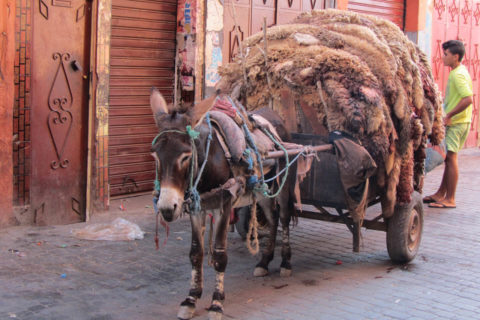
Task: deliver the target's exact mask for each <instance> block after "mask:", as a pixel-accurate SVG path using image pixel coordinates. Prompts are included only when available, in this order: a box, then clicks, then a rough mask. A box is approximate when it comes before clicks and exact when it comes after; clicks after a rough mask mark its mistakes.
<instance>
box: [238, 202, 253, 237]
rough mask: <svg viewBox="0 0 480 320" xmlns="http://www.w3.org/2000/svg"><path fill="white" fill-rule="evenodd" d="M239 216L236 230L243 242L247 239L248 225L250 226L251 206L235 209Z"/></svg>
mask: <svg viewBox="0 0 480 320" xmlns="http://www.w3.org/2000/svg"><path fill="white" fill-rule="evenodd" d="M235 210H236V212H235V213H236V215H237V218H238V220H237V222H235V229H237V232H238V234H239V235H240V236H241V237H242V239H243V240H245V239H247V233H248V225H249V224H250V206H247V207H242V208H238V209H235Z"/></svg>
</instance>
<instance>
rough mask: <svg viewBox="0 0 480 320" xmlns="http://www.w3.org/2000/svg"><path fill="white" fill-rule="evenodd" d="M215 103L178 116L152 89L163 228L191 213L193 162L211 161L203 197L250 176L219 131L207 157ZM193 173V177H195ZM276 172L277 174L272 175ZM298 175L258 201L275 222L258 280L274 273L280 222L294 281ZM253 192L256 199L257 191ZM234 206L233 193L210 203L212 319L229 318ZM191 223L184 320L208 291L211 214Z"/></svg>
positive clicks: (285, 261)
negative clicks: (292, 236) (230, 155)
mask: <svg viewBox="0 0 480 320" xmlns="http://www.w3.org/2000/svg"><path fill="white" fill-rule="evenodd" d="M215 98H216V97H211V98H209V99H206V100H203V101H202V102H200V103H198V104H197V105H195V106H194V107H189V108H187V109H186V110H177V109H176V108H174V107H173V106H171V105H167V104H166V102H165V100H164V98H163V96H162V95H161V93H160V92H159V91H158V90H157V89H156V88H152V91H151V95H150V105H151V108H152V111H153V115H154V119H155V122H156V125H157V127H158V129H159V135H158V136H157V137H156V138H155V140H154V143H153V145H152V156H153V157H154V158H155V161H156V164H157V166H156V168H157V169H156V170H157V172H156V174H157V181H158V183H159V186H160V194H159V196H158V201H157V204H156V205H157V208H158V213H160V214H159V217H160V219H162V220H163V221H162V223H169V222H173V221H174V220H176V219H178V218H179V217H180V216H182V215H183V214H184V213H185V212H186V210H185V206H186V201H185V195H186V194H187V192H188V187H189V182H190V178H191V176H190V175H191V174H193V176H195V175H196V174H197V173H198V171H199V170H198V166H192V161H195V158H196V159H197V161H196V162H194V163H197V164H202V163H203V161H204V159H205V157H207V161H206V164H205V167H204V171H203V174H202V176H201V179H200V180H199V184H198V192H199V193H200V195H202V194H207V193H208V192H209V191H211V190H214V189H215V188H219V187H220V186H224V185H225V184H226V183H227V182H228V181H229V180H231V178H235V177H236V176H239V175H242V174H244V173H245V172H246V169H247V168H246V167H247V166H246V165H244V164H241V163H232V162H231V161H230V162H229V160H228V159H227V158H226V156H225V151H224V149H222V146H221V142H220V140H219V137H217V132H216V131H213V133H212V134H213V139H212V140H211V144H210V150H209V153H208V155H207V154H206V145H207V137H208V135H209V132H210V131H209V127H208V125H207V124H206V122H205V121H204V118H205V116H206V113H207V112H208V111H209V110H210V108H211V107H212V106H213V104H214V102H215ZM272 113H273V111H270V112H264V113H263V115H262V116H263V117H264V118H268V117H270V118H272ZM279 119H280V117H278V116H277V119H276V120H275V121H274V124H275V125H276V128H277V129H278V133H279V135H281V136H283V137H282V139H283V138H284V137H287V134H286V130H285V128H283V127H282V126H281V125H280V124H281V123H280V121H279ZM267 120H268V119H267ZM187 126H190V127H189V128H194V129H195V130H196V131H198V132H199V136H198V138H197V139H196V140H191V139H190V137H189V135H188V134H187V133H186V128H187ZM192 141H194V142H192ZM192 143H195V148H192ZM194 149H195V150H194ZM282 162H283V161H281V160H280V161H278V162H275V161H272V163H273V164H271V165H270V166H268V165H267V164H266V167H265V170H266V171H268V170H269V169H274V165H275V163H282ZM192 170H193V173H191V171H192ZM274 171H275V170H271V172H270V175H272V173H274ZM295 171H296V169H294V168H291V170H290V171H289V176H288V179H289V180H287V183H286V187H285V188H283V189H282V191H281V192H280V194H279V196H278V197H277V198H276V199H275V200H272V199H268V198H263V199H260V198H259V200H258V205H259V206H260V207H261V208H262V210H263V212H264V214H265V216H266V218H267V220H268V221H269V227H270V237H269V242H268V244H267V246H266V248H265V249H264V251H263V252H262V258H261V260H260V262H259V263H258V264H257V266H256V268H255V271H254V275H255V276H265V275H266V274H267V273H268V264H269V262H270V261H271V260H272V259H273V251H274V247H275V238H276V232H277V228H278V221H279V220H280V221H281V224H282V233H283V234H282V263H281V275H283V276H288V275H290V273H291V268H292V267H291V264H290V259H291V249H290V244H289V224H290V221H291V218H292V216H293V214H294V212H295V210H294V204H293V196H292V195H293V192H292V189H293V188H292V187H291V186H292V185H294V183H292V181H291V179H294V178H295V175H296V172H295ZM248 192H250V193H251V192H253V191H247V193H248ZM247 195H248V194H247ZM233 201H234V196H233V195H232V194H231V193H229V192H224V193H222V195H221V196H220V197H217V200H216V201H209V202H210V203H209V204H210V206H209V207H212V204H214V206H216V207H217V210H213V221H215V223H214V227H213V229H214V230H213V231H214V234H215V236H214V245H213V252H212V256H211V260H212V264H213V267H214V269H215V271H216V279H215V290H214V293H213V297H212V303H211V305H210V307H209V309H208V311H209V312H208V316H209V319H221V318H222V314H223V303H224V300H225V292H224V275H225V269H226V267H227V260H228V258H227V231H228V225H229V221H230V212H231V209H232V206H233ZM209 204H207V203H203V202H202V209H205V207H206V206H208V205H209ZM209 209H210V208H209ZM293 217H295V216H293ZM190 222H191V227H192V242H191V249H190V261H191V264H192V278H191V282H190V291H189V293H188V296H187V297H186V299H185V300H184V301H183V302H182V303H181V304H180V309H179V311H178V315H177V316H178V318H179V319H191V318H192V317H193V315H194V313H195V304H196V301H197V299H199V298H200V297H201V295H202V290H203V257H204V234H205V223H206V214H205V210H201V211H200V212H199V213H197V214H193V213H191V214H190ZM247 241H248V239H247Z"/></svg>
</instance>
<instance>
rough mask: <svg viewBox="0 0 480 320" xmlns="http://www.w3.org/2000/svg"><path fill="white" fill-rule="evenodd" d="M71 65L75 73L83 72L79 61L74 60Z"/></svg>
mask: <svg viewBox="0 0 480 320" xmlns="http://www.w3.org/2000/svg"><path fill="white" fill-rule="evenodd" d="M70 65H71V66H72V69H73V71H75V72H76V71H83V68H82V66H81V65H80V63H79V62H78V61H77V60H73V61H72V62H71V63H70Z"/></svg>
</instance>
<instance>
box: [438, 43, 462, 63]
mask: <svg viewBox="0 0 480 320" xmlns="http://www.w3.org/2000/svg"><path fill="white" fill-rule="evenodd" d="M442 48H443V50H444V51H447V50H448V51H450V53H451V54H458V61H460V62H461V61H462V59H463V56H464V55H465V46H464V45H463V43H462V41H459V40H448V41H447V42H444V43H442Z"/></svg>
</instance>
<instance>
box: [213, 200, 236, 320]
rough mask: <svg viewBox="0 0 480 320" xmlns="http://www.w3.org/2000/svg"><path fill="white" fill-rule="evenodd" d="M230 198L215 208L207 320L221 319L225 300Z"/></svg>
mask: <svg viewBox="0 0 480 320" xmlns="http://www.w3.org/2000/svg"><path fill="white" fill-rule="evenodd" d="M231 208H232V205H231V201H230V199H228V200H224V203H223V208H222V210H218V211H217V210H215V214H214V217H215V244H214V247H213V253H212V264H213V268H214V269H215V271H216V274H215V291H214V292H213V296H212V304H211V305H210V307H209V308H208V319H209V320H221V319H222V315H223V302H224V301H225V290H224V277H225V269H226V268H227V262H228V256H227V233H228V224H229V222H230V210H231Z"/></svg>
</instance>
